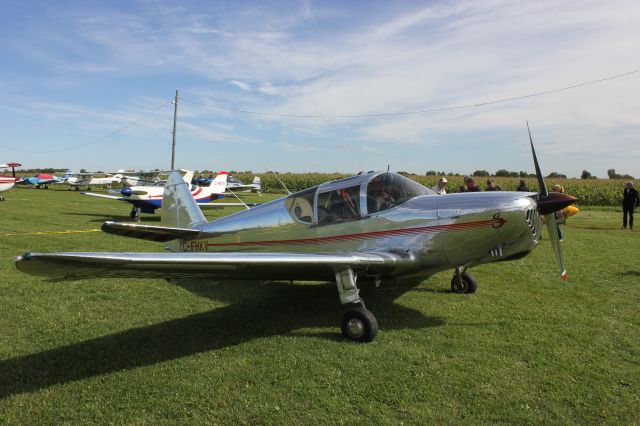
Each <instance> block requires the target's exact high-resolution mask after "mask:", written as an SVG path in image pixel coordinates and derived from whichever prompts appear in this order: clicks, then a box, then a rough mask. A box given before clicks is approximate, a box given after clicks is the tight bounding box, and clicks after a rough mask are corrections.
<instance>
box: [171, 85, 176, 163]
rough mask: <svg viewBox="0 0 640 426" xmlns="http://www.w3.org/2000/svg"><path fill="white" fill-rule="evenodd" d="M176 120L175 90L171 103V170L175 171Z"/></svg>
mask: <svg viewBox="0 0 640 426" xmlns="http://www.w3.org/2000/svg"><path fill="white" fill-rule="evenodd" d="M177 119H178V90H177V89H176V99H175V101H173V144H172V145H171V170H175V165H176V120H177Z"/></svg>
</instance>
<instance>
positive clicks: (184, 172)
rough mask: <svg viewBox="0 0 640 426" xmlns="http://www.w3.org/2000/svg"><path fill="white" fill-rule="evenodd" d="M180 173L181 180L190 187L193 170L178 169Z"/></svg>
mask: <svg viewBox="0 0 640 426" xmlns="http://www.w3.org/2000/svg"><path fill="white" fill-rule="evenodd" d="M180 172H182V179H184V181H185V182H187V183H188V184H189V185H191V181H192V180H193V170H184V169H180Z"/></svg>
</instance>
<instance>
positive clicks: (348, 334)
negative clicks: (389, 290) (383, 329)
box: [340, 303, 378, 343]
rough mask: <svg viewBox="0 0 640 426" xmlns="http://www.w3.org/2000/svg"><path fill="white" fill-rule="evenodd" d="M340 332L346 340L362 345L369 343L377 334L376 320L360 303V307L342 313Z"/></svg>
mask: <svg viewBox="0 0 640 426" xmlns="http://www.w3.org/2000/svg"><path fill="white" fill-rule="evenodd" d="M340 330H341V331H342V335H343V336H344V337H345V338H346V339H350V340H353V341H356V342H362V343H366V342H370V341H372V340H373V339H374V338H375V337H376V334H378V320H376V317H374V316H373V314H372V313H371V311H369V310H368V309H367V308H365V307H364V303H361V306H357V307H354V308H351V309H349V310H348V311H347V312H345V313H344V315H343V317H342V321H341V322H340Z"/></svg>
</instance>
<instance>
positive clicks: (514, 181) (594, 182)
mask: <svg viewBox="0 0 640 426" xmlns="http://www.w3.org/2000/svg"><path fill="white" fill-rule="evenodd" d="M234 176H236V177H238V178H239V179H241V180H242V181H244V182H251V181H252V180H253V176H254V175H252V174H248V173H247V174H245V173H236V174H234ZM277 176H278V178H280V180H281V181H282V182H283V183H284V184H285V185H286V186H287V188H288V189H289V190H290V191H291V192H297V191H301V190H303V189H306V188H310V187H312V186H315V185H319V184H321V183H324V182H327V181H330V180H335V179H341V178H345V177H348V176H351V175H348V174H340V173H278V175H277ZM408 177H410V178H411V179H413V180H415V181H416V182H418V183H421V184H422V185H424V186H427V187H429V188H431V187H432V186H434V185H435V184H436V183H437V182H438V179H439V176H418V175H408ZM260 178H261V179H262V188H263V191H264V192H270V193H282V194H284V193H286V191H285V189H284V188H283V187H282V184H281V183H280V182H278V179H277V178H276V175H274V174H273V173H263V174H261V175H260ZM446 178H447V180H448V181H449V184H448V185H447V191H448V192H450V193H452V192H457V191H458V188H459V186H460V185H462V184H463V179H464V178H463V176H446ZM486 179H487V178H484V177H478V178H476V182H477V183H478V185H479V186H480V188H482V189H484V188H485V187H486ZM492 179H493V180H494V182H495V183H496V184H497V185H499V186H500V187H501V188H502V190H503V191H515V190H516V187H517V186H518V182H519V180H520V179H519V178H501V177H494V178H492ZM524 180H525V182H527V186H528V187H529V190H530V191H533V192H537V191H538V183H537V181H536V179H535V178H525V179H524ZM545 183H546V184H547V187H548V189H549V190H551V187H552V186H553V185H555V184H558V185H561V186H563V187H564V190H565V192H566V193H567V194H570V195H573V196H574V197H576V198H577V199H578V202H577V205H582V206H619V205H621V203H622V190H623V189H624V184H625V181H624V180H621V179H589V180H583V179H551V178H546V179H545Z"/></svg>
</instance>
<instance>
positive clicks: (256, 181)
mask: <svg viewBox="0 0 640 426" xmlns="http://www.w3.org/2000/svg"><path fill="white" fill-rule="evenodd" d="M251 186H252V187H253V188H252V190H253V191H257V192H260V191H262V181H261V180H260V176H256V177H254V178H253V182H252V183H251Z"/></svg>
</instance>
